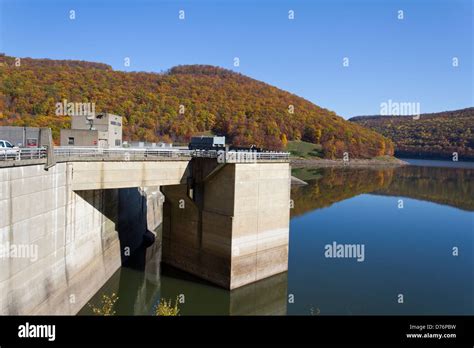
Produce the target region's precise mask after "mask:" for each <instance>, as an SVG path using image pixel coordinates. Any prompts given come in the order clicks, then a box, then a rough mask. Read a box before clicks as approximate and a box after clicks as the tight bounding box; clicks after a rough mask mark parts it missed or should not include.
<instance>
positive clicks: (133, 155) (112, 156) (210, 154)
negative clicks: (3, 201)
mask: <svg viewBox="0 0 474 348" xmlns="http://www.w3.org/2000/svg"><path fill="white" fill-rule="evenodd" d="M54 156H55V159H56V160H57V161H67V160H78V159H79V160H91V161H94V160H116V161H137V160H138V161H142V160H166V159H191V158H192V157H202V158H216V159H217V160H218V161H219V160H222V161H223V162H226V163H241V162H244V163H245V162H259V161H263V162H265V161H276V162H285V161H288V160H289V157H290V154H289V153H288V152H271V151H268V152H254V151H227V152H224V151H216V150H188V149H177V148H174V149H169V148H168V149H166V148H156V147H153V148H149V147H148V148H132V147H129V148H99V147H76V146H60V147H55V148H54ZM46 157H47V150H46V148H43V147H42V148H21V149H7V150H3V149H0V161H1V160H17V161H20V160H31V159H42V158H46Z"/></svg>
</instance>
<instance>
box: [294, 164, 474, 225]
mask: <svg viewBox="0 0 474 348" xmlns="http://www.w3.org/2000/svg"><path fill="white" fill-rule="evenodd" d="M294 175H296V176H298V177H299V178H301V179H303V180H306V181H307V182H308V185H306V186H297V187H293V188H292V191H291V192H292V193H291V196H292V199H293V200H294V208H293V209H292V212H291V214H292V216H297V215H301V214H303V213H305V212H307V211H311V210H314V209H320V208H324V207H328V206H330V205H332V204H334V203H336V202H339V201H343V200H345V199H348V198H351V197H354V196H357V195H360V194H363V193H373V194H380V195H389V196H403V197H409V198H415V199H421V200H426V201H430V202H435V203H439V204H445V205H450V206H454V207H457V208H460V209H463V210H469V211H473V210H474V198H473V197H474V185H473V184H472V182H473V179H474V170H472V169H462V168H433V167H416V166H406V167H398V168H384V169H372V168H349V167H348V168H317V169H315V168H313V169H303V170H297V171H295V172H294Z"/></svg>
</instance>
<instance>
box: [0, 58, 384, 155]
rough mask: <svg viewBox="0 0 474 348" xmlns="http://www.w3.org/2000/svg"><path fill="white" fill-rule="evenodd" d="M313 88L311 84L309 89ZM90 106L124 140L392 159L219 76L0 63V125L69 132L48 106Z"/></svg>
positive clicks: (361, 134) (299, 107)
mask: <svg viewBox="0 0 474 348" xmlns="http://www.w3.org/2000/svg"><path fill="white" fill-rule="evenodd" d="M315 83H316V82H315ZM64 99H66V100H67V101H68V102H78V103H82V102H93V103H95V106H96V107H95V109H96V111H97V112H110V113H114V114H118V115H122V116H124V139H126V140H146V141H158V140H164V141H170V140H171V141H183V142H184V141H187V140H188V139H189V138H190V136H192V135H193V134H196V133H202V132H208V133H213V134H219V135H225V136H227V137H228V141H231V142H233V143H234V144H236V145H251V144H255V145H257V146H259V147H265V148H268V149H282V148H284V147H285V146H286V144H287V142H288V141H289V140H304V141H307V142H311V143H315V144H321V148H322V151H321V154H322V156H324V157H327V158H333V157H339V158H340V157H342V154H343V152H345V151H347V152H349V153H350V156H351V157H374V156H379V155H384V154H389V155H390V154H393V145H392V142H391V141H389V140H388V139H386V138H384V137H383V136H381V135H379V134H377V133H376V132H373V131H371V130H367V129H365V128H363V127H361V126H359V125H357V124H355V123H352V122H348V121H346V120H344V119H343V118H341V117H339V116H337V115H336V114H335V113H334V112H332V111H329V110H326V109H323V108H320V107H318V106H317V105H314V104H312V103H311V102H309V101H307V100H305V99H303V98H300V97H298V96H296V95H293V94H291V93H288V92H285V91H282V90H280V89H278V88H276V87H273V86H270V85H268V84H266V83H263V82H260V81H257V80H254V79H252V78H249V77H246V76H243V75H241V74H238V73H235V72H232V71H229V70H225V69H222V68H217V67H212V66H204V65H192V66H178V67H174V68H172V69H170V70H169V71H167V72H165V73H161V74H158V73H145V72H122V71H114V70H113V69H112V68H111V67H110V66H107V65H105V64H100V63H88V62H80V61H58V60H47V59H30V58H23V59H21V65H20V66H15V59H14V58H13V57H8V56H4V55H2V56H0V125H18V126H42V127H51V128H52V129H53V135H54V137H55V139H58V135H59V129H60V128H66V127H69V123H70V120H69V119H68V117H64V116H56V115H55V105H56V103H58V102H61V101H62V100H64Z"/></svg>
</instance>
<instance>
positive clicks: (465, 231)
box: [80, 160, 474, 315]
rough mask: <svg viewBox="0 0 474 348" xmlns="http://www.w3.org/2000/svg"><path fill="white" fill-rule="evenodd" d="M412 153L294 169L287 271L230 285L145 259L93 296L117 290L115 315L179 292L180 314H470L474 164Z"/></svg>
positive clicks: (144, 310) (473, 308)
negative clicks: (340, 254)
mask: <svg viewBox="0 0 474 348" xmlns="http://www.w3.org/2000/svg"><path fill="white" fill-rule="evenodd" d="M416 162H417V163H415V164H417V165H410V166H407V167H402V168H396V169H393V168H392V169H354V168H326V169H300V170H294V173H293V174H294V175H296V176H298V177H300V178H301V179H303V180H305V181H307V182H308V185H306V186H298V187H294V188H293V189H292V199H293V200H294V209H292V217H291V221H290V256H289V270H288V272H286V273H283V274H280V275H277V276H275V277H271V278H269V279H266V280H263V281H260V282H257V283H255V284H252V285H249V286H246V287H243V288H240V289H237V290H234V291H227V290H223V289H220V288H217V287H215V286H213V285H210V284H208V283H205V282H201V281H199V280H198V279H196V278H193V277H190V276H187V275H185V274H184V273H181V272H177V271H176V270H172V269H166V268H161V269H160V265H159V264H152V263H151V264H149V265H148V266H147V270H146V271H145V272H143V271H136V270H131V269H127V268H121V269H120V270H119V271H117V273H116V274H115V275H114V276H113V277H112V278H111V279H110V280H109V281H108V282H107V283H106V284H105V286H104V287H103V288H102V289H101V290H100V291H99V292H98V293H97V294H96V295H95V296H94V297H93V298H92V299H91V300H90V303H91V304H96V305H98V304H99V303H100V298H101V296H102V295H103V294H106V295H110V294H111V293H117V294H118V296H119V300H118V301H117V303H116V306H115V309H116V312H117V314H119V315H120V314H138V315H141V314H144V315H147V314H152V313H153V309H154V308H155V306H156V305H157V304H158V303H159V301H160V298H163V299H167V300H169V299H173V300H175V299H176V297H177V296H178V295H179V294H184V295H185V303H184V304H181V305H180V314H181V315H196V314H224V315H227V314H231V315H241V314H244V315H245V314H250V315H254V314H278V315H285V314H289V315H328V314H342V315H352V314H382V315H384V314H387V315H389V314H392V315H393V314H413V315H424V314H447V315H454V314H471V315H472V314H474V301H473V298H474V295H473V294H474V252H473V249H474V237H473V234H474V185H473V179H474V168H472V167H469V166H467V167H464V168H454V166H457V167H459V165H456V164H454V165H451V166H450V165H449V162H444V163H443V165H435V166H433V163H431V162H433V161H426V162H423V163H422V162H420V160H416ZM436 162H439V161H436ZM333 242H336V243H337V244H355V245H363V246H364V260H363V261H362V262H358V261H357V259H355V258H328V257H326V256H325V246H326V245H328V244H332V243H333ZM456 248H457V249H456ZM453 250H457V251H458V252H457V254H458V255H457V256H454V255H453V253H454V254H456V253H455V252H454V251H453ZM289 295H293V296H292V297H294V301H293V302H291V301H290V302H291V303H289V301H288V298H289ZM399 295H403V303H398V299H399ZM80 314H91V310H90V308H89V307H88V306H85V307H84V308H83V310H82V311H81V312H80Z"/></svg>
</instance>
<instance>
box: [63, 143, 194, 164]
mask: <svg viewBox="0 0 474 348" xmlns="http://www.w3.org/2000/svg"><path fill="white" fill-rule="evenodd" d="M54 155H55V156H56V158H57V159H58V160H62V159H63V158H73V157H75V158H91V159H94V158H97V159H99V158H100V159H110V160H124V161H132V160H145V159H150V160H152V159H159V158H191V151H189V150H170V149H161V148H131V147H130V148H99V147H75V146H74V147H73V146H62V147H55V148H54Z"/></svg>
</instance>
